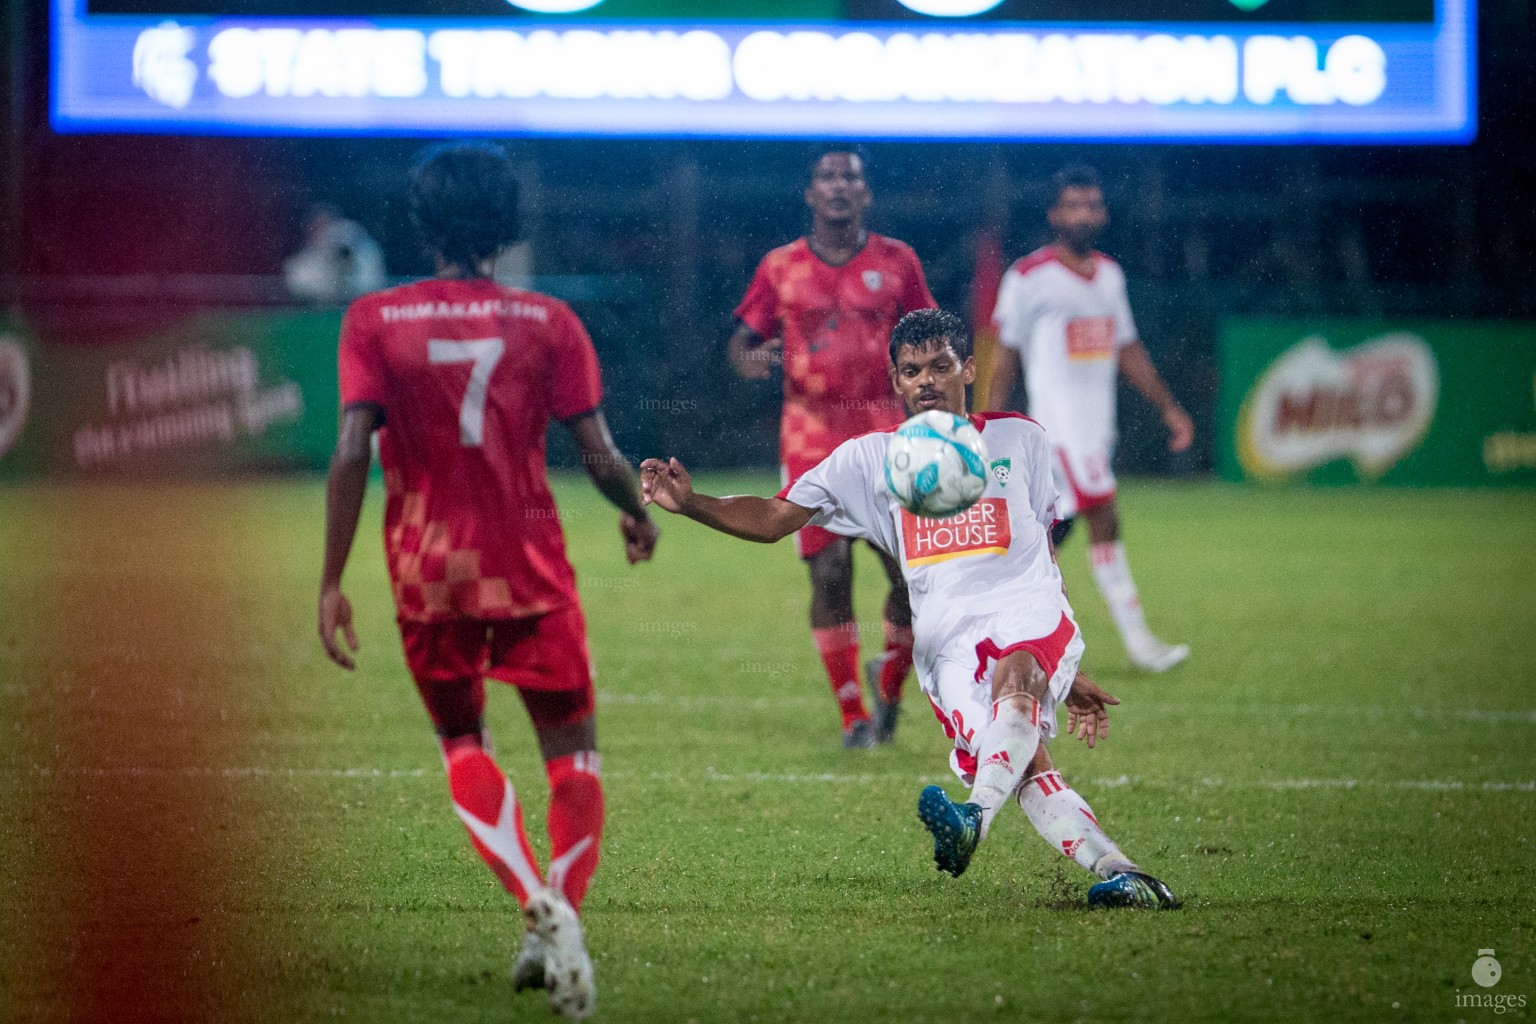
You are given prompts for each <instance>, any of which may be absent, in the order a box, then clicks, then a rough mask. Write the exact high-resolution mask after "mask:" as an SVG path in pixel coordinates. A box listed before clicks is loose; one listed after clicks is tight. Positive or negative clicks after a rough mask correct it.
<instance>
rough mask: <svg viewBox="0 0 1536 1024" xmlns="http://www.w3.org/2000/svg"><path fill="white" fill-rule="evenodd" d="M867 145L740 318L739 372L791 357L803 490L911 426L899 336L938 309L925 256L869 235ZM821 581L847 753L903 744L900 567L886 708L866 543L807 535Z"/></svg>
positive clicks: (823, 642)
mask: <svg viewBox="0 0 1536 1024" xmlns="http://www.w3.org/2000/svg"><path fill="white" fill-rule="evenodd" d="M864 171H865V160H864V156H863V154H862V153H861V152H859V151H858V149H857V148H855V147H847V146H842V147H829V148H826V149H823V150H822V152H821V155H820V156H819V157H818V158H817V159H816V161H815V162H814V163H813V164H812V165H811V183H810V184H809V185H808V186H807V187H806V190H805V205H806V206H809V207H810V208H811V233H810V234H809V235H807V236H805V237H804V238H799V239H796V240H795V241H793V242H791V243H789V244H788V245H785V246H781V247H779V248H777V249H775V250H773V251H772V252H770V253H769V254H768V255H767V256H765V257H763V261H762V263H760V264H759V265H758V268H757V273H756V274H755V275H754V276H753V278H752V284H751V285H750V286H749V287H748V289H747V294H746V297H745V298H744V299H742V300H741V305H740V306H738V307H737V308H736V319H737V320H739V321H740V326H739V327H738V328H737V329H736V333H735V334H734V335H733V336H732V337H731V341H730V358H731V365H732V366H734V367H735V369H736V372H737V373H739V374H740V375H741V376H743V377H746V378H748V379H749V380H766V379H768V376H769V373H770V364H771V362H772V361H774V360H775V359H776V358H777V357H778V356H779V351H778V350H782V362H783V366H784V413H783V419H782V421H781V424H780V428H779V461H780V463H781V464H782V468H783V474H784V483H785V484H786V485H788V484H792V483H794V482H795V481H796V480H798V479H800V477H801V476H802V475H803V474H804V473H806V472H807V471H808V470H810V469H811V468H812V467H813V466H815V465H816V464H817V463H819V462H821V460H822V459H824V458H826V457H827V456H828V455H830V454H832V450H833V449H834V448H836V447H837V446H838V445H840V444H842V443H843V442H844V441H846V440H848V439H849V438H852V437H857V436H859V435H860V434H864V433H868V432H869V431H871V430H884V429H887V428H889V427H893V426H896V425H897V424H899V423H900V422H901V421H902V420H903V419H904V418H905V414H904V413H903V411H902V406H901V402H900V400H899V399H897V397H896V396H895V395H894V394H892V392H891V388H890V384H889V377H888V364H889V356H888V354H887V348H888V347H889V344H890V338H891V328H893V327H895V326H896V321H898V320H900V319H901V318H902V317H903V316H905V315H906V314H907V313H909V312H911V311H912V310H914V309H931V308H933V307H934V306H935V303H934V301H933V296H932V295H930V294H929V293H928V282H927V281H926V280H925V279H924V277H923V267H922V264H920V263H919V262H918V259H917V254H916V253H914V252H913V251H912V248H911V247H910V246H908V245H906V244H905V243H903V242H898V241H896V240H895V239H894V238H884V237H882V236H880V235H877V234H875V233H873V232H871V231H867V230H865V228H864V213H865V211H866V210H868V209H869V206H870V202H871V199H872V196H871V193H870V189H869V184H868V182H867V181H865V178H864ZM795 540H796V546H797V549H798V550H799V552H800V557H801V558H802V559H804V560H805V563H806V565H807V566H809V567H810V572H811V632H812V634H813V635H814V636H815V639H816V649H817V651H818V652H819V653H820V655H821V661H822V664H823V665H825V666H826V670H827V677H828V679H829V680H830V682H831V684H832V692H833V693H834V694H835V695H836V697H837V703H838V706H839V708H840V709H841V711H842V716H843V746H845V747H871V746H874V745H875V743H877V742H885V741H887V740H889V739H890V738H891V735H892V733H893V732H894V731H895V729H896V716H897V712H898V711H899V709H900V703H899V702H900V700H901V686H902V682H903V681H904V680H905V679H906V676H907V672H908V670H909V669H911V667H912V610H911V606H910V605H909V603H908V600H907V588H906V584H905V582H904V581H903V580H902V576H901V567H900V566H898V565H897V564H896V563H895V562H894V561H892V560H891V559H890V557H889V556H888V555H886V554H884V553H883V552H880V551H878V550H877V551H876V554H877V555H879V557H880V561H881V563H882V564H883V565H884V567H885V573H886V576H887V577H889V578H890V581H891V591H890V595H889V596H888V597H887V598H886V602H885V615H884V619H885V650H884V653H882V654H881V655H880V656H879V657H877V658H875V659H873V660H872V661H870V662H868V663H866V665H865V666H864V670H865V677H866V679H867V680H868V683H869V688H870V697H871V700H872V701H873V703H874V705H875V719H874V721H873V722H871V720H870V715H869V711H868V710H867V708H866V707H865V704H864V699H863V696H862V695H861V693H860V690H859V627H858V623H857V622H855V621H854V617H853V546H852V542H851V541H849V540H848V539H847V538H846V537H839V536H837V535H836V534H833V533H831V532H829V531H827V530H824V529H822V528H820V527H818V526H807V527H805V528H804V529H802V530H801V531H800V532H799V533H798V534H797V535H796V538H795Z"/></svg>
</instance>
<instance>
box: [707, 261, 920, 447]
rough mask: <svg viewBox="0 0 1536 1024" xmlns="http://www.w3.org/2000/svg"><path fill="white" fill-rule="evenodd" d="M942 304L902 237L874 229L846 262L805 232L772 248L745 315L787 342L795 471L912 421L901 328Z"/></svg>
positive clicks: (788, 428) (782, 440)
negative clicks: (895, 364) (895, 365)
mask: <svg viewBox="0 0 1536 1024" xmlns="http://www.w3.org/2000/svg"><path fill="white" fill-rule="evenodd" d="M935 305H936V303H935V302H934V301H933V296H932V295H930V294H929V293H928V282H927V280H925V279H924V277H923V267H922V264H921V263H919V262H918V259H917V254H916V253H915V252H913V251H912V247H911V246H909V245H907V244H906V243H904V242H898V241H896V239H894V238H884V237H882V236H880V235H877V234H874V233H870V235H869V237H868V240H867V241H866V242H865V245H864V248H862V249H860V250H859V252H858V254H857V255H855V256H854V257H853V259H851V260H849V261H848V262H847V263H845V264H843V265H842V266H840V267H833V266H829V265H828V264H826V263H824V262H822V260H821V258H820V257H818V256H817V255H816V254H815V253H814V252H812V251H811V247H810V246H809V245H808V244H807V243H806V240H805V239H804V238H801V239H797V240H796V241H794V242H791V243H790V244H788V245H785V246H781V247H779V248H777V249H775V250H773V251H772V252H770V253H769V254H768V255H767V256H765V257H763V261H762V263H760V264H758V267H757V273H756V275H754V276H753V278H752V284H751V286H749V287H748V288H747V295H746V298H744V299H742V300H741V305H740V306H738V307H737V308H736V318H737V319H738V320H740V321H741V322H742V323H744V324H746V325H747V326H748V327H750V328H752V330H753V331H755V332H757V333H758V334H759V335H761V336H762V337H764V338H773V337H779V338H782V339H783V341H784V416H783V419H782V421H781V422H780V426H779V457H780V459H781V460H782V461H783V463H784V465H785V466H786V467H788V469H789V472H790V475H791V477H796V476H799V474H800V473H803V472H804V471H805V470H807V469H809V468H810V467H811V466H814V465H815V464H816V463H818V462H820V461H821V460H822V459H824V458H826V457H827V456H828V455H830V454H831V453H832V449H834V448H836V447H837V446H838V445H839V444H841V443H842V442H844V441H846V440H848V439H849V438H850V437H857V436H858V435H860V434H863V433H867V432H868V431H871V430H883V429H885V428H886V427H890V426H894V425H895V424H897V423H900V422H901V421H902V419H903V418H904V410H903V408H902V404H901V400H900V399H899V398H897V397H896V395H895V393H894V392H893V391H892V390H891V379H890V376H889V369H888V368H889V367H890V362H891V360H890V352H889V346H890V340H891V328H893V327H895V326H896V321H898V320H900V319H901V318H902V317H903V316H905V315H906V314H907V313H910V312H911V311H912V310H914V309H931V308H933V306H935Z"/></svg>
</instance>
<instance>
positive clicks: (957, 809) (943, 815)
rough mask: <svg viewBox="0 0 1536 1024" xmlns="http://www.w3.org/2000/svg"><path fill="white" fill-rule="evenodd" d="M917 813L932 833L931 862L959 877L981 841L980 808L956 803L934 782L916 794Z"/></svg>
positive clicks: (941, 869)
mask: <svg viewBox="0 0 1536 1024" xmlns="http://www.w3.org/2000/svg"><path fill="white" fill-rule="evenodd" d="M917 816H918V817H919V818H921V819H922V822H923V825H924V826H926V827H927V829H928V831H929V832H932V833H933V862H934V864H935V865H937V866H938V869H939V870H940V871H947V872H949V873H950V874H951V875H954V876H955V877H956V878H959V877H960V876H961V874H963V873H964V872H965V869H966V867H968V866H969V865H970V863H971V855H972V854H974V853H975V852H976V844H978V843H980V842H981V808H980V807H977V806H976V805H975V804H957V803H955V802H954V801H952V800H950V798H949V795H948V794H947V793H945V792H944V790H942V789H940V788H939V787H938V786H928V787H926V788H924V790H923V792H922V795H921V796H919V797H918V798H917Z"/></svg>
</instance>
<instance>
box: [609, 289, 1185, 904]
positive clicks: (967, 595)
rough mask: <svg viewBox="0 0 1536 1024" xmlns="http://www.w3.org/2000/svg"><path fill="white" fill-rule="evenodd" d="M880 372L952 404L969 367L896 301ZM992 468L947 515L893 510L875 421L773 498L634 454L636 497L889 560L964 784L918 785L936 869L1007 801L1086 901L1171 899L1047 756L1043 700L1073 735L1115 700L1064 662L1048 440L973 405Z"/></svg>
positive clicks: (904, 391)
mask: <svg viewBox="0 0 1536 1024" xmlns="http://www.w3.org/2000/svg"><path fill="white" fill-rule="evenodd" d="M890 358H891V364H892V365H891V371H890V378H891V382H892V384H893V385H894V387H895V390H896V393H897V394H899V395H900V396H901V398H902V399H903V400H904V402H905V403H906V407H907V409H908V411H909V412H912V413H914V414H915V413H919V412H926V411H929V410H933V409H938V410H942V411H945V412H951V413H955V414H958V415H964V414H965V411H966V410H965V389H966V386H967V385H968V384H970V383H972V382H973V381H974V380H975V377H976V368H975V363H974V361H973V360H972V358H971V341H970V336H969V335H968V334H967V333H966V332H965V326H964V324H963V323H961V321H960V319H959V317H956V316H955V315H954V314H952V313H946V312H942V311H940V310H921V311H918V312H915V313H909V314H907V315H906V316H905V317H903V318H902V319H901V322H900V323H898V324H897V325H896V329H895V330H894V331H893V332H892V333H891V341H890ZM972 422H973V423H974V424H975V426H976V428H977V429H978V430H980V431H982V436H983V437H984V438H985V439H986V442H987V447H988V450H989V451H990V453H991V454H992V456H993V457H994V459H996V460H997V461H996V462H994V463H993V465H994V466H998V465H1000V464H1005V462H1006V463H1011V466H1010V472H1008V473H996V472H995V473H994V474H993V475H992V477H991V478H990V479H988V481H987V487H986V490H985V491H984V492H983V494H982V497H981V499H980V500H979V501H977V502H976V504H974V505H972V506H971V507H970V508H969V509H967V510H966V511H965V512H963V513H960V514H959V515H957V516H955V517H952V518H950V519H947V520H932V519H923V518H920V517H918V516H914V515H913V514H912V513H910V512H908V511H907V510H905V509H903V508H902V507H901V506H900V505H899V504H898V503H897V502H896V501H895V499H894V498H892V496H891V494H890V492H889V491H888V490H887V489H886V484H885V450H886V445H887V443H888V440H889V438H890V431H875V432H872V433H869V434H865V435H863V436H862V437H856V438H854V439H852V440H850V441H845V442H843V443H842V444H840V445H838V447H837V448H836V449H835V450H834V451H833V452H832V454H831V455H829V456H828V457H827V458H826V459H824V460H823V461H822V462H821V463H820V464H818V465H817V466H815V467H814V468H813V469H811V470H810V471H809V472H807V473H805V474H804V475H802V476H801V477H800V479H799V480H797V481H796V482H795V483H793V484H791V485H790V486H788V487H786V488H785V489H784V490H783V491H781V492H780V493H779V495H778V496H777V497H773V498H759V497H751V496H736V497H727V498H714V497H710V496H708V495H704V494H699V493H697V492H696V491H694V489H693V483H692V481H691V480H690V478H689V476H688V471H687V470H686V469H684V468H683V465H682V463H680V462H679V461H678V460H676V459H671V460H669V461H666V462H663V461H661V460H660V459H647V460H646V461H645V462H643V463H641V466H640V483H641V489H642V491H643V493H644V495H645V500H646V501H647V502H649V503H654V504H657V505H660V506H661V507H662V508H664V509H667V510H668V511H669V512H675V513H678V514H681V515H685V516H688V517H689V518H690V519H694V520H696V521H698V522H700V523H703V524H704V525H706V526H709V527H712V528H713V529H716V530H719V531H721V532H722V533H727V534H730V535H731V536H733V537H740V538H742V539H744V540H752V541H758V542H761V543H770V542H772V541H776V540H779V539H780V538H782V537H786V536H788V535H789V534H790V533H793V532H794V531H795V530H797V529H799V528H801V527H803V526H805V525H806V524H807V523H813V524H815V525H817V526H821V527H823V528H825V529H828V530H831V531H833V532H834V533H837V534H840V535H842V536H847V537H862V538H864V539H866V540H868V541H870V542H871V543H873V544H875V545H877V546H878V547H879V548H880V549H881V550H883V551H885V552H886V553H887V554H889V555H890V556H892V557H893V558H895V559H896V560H897V561H899V562H900V563H901V565H902V571H903V573H904V575H905V576H906V580H907V589H908V591H909V592H910V593H911V595H912V612H913V623H914V632H915V637H916V647H915V648H914V657H915V664H916V666H917V677H918V682H919V684H920V685H921V686H922V690H923V693H924V695H926V696H927V698H928V700H929V701H930V702H931V703H932V704H933V709H934V713H935V715H936V716H937V717H938V719H939V722H940V724H941V725H942V726H943V728H944V731H945V733H946V734H947V735H948V736H949V738H950V739H951V740H952V741H953V743H954V747H953V750H952V751H951V754H950V764H951V766H952V767H953V769H954V771H955V773H956V774H957V775H958V776H960V779H961V781H963V782H964V783H966V784H967V785H969V786H970V787H971V792H970V797H969V799H968V800H967V801H966V802H965V803H960V804H957V803H954V802H953V801H951V800H950V799H949V797H948V796H947V795H945V793H944V790H942V789H941V788H939V787H938V786H929V787H927V788H926V789H924V790H923V792H922V795H921V796H920V797H919V800H918V815H919V817H920V818H921V819H922V821H923V824H924V825H926V826H927V828H928V830H929V831H930V832H931V833H932V834H933V840H934V861H935V863H936V864H937V865H938V867H939V868H940V869H941V870H943V871H947V872H949V873H950V874H952V875H959V874H960V873H961V872H963V871H964V870H965V869H966V866H967V865H968V864H969V863H970V861H971V857H972V855H973V854H974V853H975V851H976V848H977V846H978V845H979V844H980V842H981V841H982V840H983V839H985V838H986V835H987V832H988V829H989V828H990V827H991V824H992V819H993V817H994V816H995V815H996V814H997V812H998V811H999V810H1001V809H1002V807H1003V806H1004V804H1006V803H1007V802H1008V800H1009V799H1010V798H1016V799H1017V800H1018V802H1019V805H1020V806H1021V807H1022V808H1023V810H1024V813H1025V814H1026V815H1027V816H1028V817H1029V821H1030V824H1032V825H1033V826H1034V827H1035V829H1036V830H1037V831H1038V832H1039V833H1040V835H1041V836H1042V837H1044V838H1045V840H1046V842H1048V843H1050V845H1051V847H1052V848H1053V849H1055V850H1057V851H1058V852H1060V853H1063V854H1065V855H1066V856H1068V857H1070V858H1071V859H1073V860H1074V861H1076V862H1077V863H1078V864H1080V865H1082V866H1083V867H1085V868H1087V869H1088V870H1090V871H1092V872H1093V873H1095V874H1096V875H1098V876H1099V878H1100V879H1101V881H1100V882H1098V883H1097V884H1096V885H1094V886H1093V887H1092V888H1090V889H1089V891H1088V901H1089V903H1090V905H1095V906H1146V907H1172V906H1175V905H1176V904H1177V901H1176V900H1175V899H1174V897H1173V894H1172V893H1171V892H1169V890H1168V887H1167V886H1166V885H1164V884H1163V883H1162V882H1160V881H1158V880H1157V879H1156V878H1153V877H1152V876H1151V875H1149V874H1147V873H1146V872H1144V871H1142V870H1141V869H1140V868H1138V867H1137V866H1136V865H1135V864H1134V863H1132V862H1131V861H1130V860H1129V859H1128V858H1127V857H1126V855H1125V854H1124V853H1123V852H1121V850H1120V848H1119V847H1118V846H1116V845H1115V843H1114V842H1113V841H1112V840H1111V839H1110V838H1109V836H1107V835H1106V834H1105V833H1104V830H1103V829H1102V828H1101V827H1100V826H1099V823H1098V820H1097V819H1096V818H1095V817H1094V815H1093V812H1092V811H1091V810H1090V809H1089V807H1088V805H1087V803H1085V802H1084V801H1083V799H1082V797H1080V796H1078V795H1077V793H1075V792H1074V791H1073V790H1072V789H1071V787H1069V786H1068V785H1067V784H1066V782H1065V781H1064V780H1063V779H1062V777H1061V775H1060V773H1058V772H1057V771H1056V770H1055V768H1054V767H1053V765H1052V763H1051V757H1050V753H1049V752H1048V750H1047V748H1046V742H1047V741H1048V740H1049V739H1050V738H1051V737H1052V736H1054V735H1055V733H1056V708H1057V705H1058V704H1061V703H1065V704H1066V706H1067V712H1068V716H1067V728H1068V731H1069V732H1072V733H1074V734H1076V735H1078V736H1080V737H1081V738H1082V739H1084V740H1085V741H1086V742H1087V743H1088V745H1089V746H1093V745H1094V744H1095V743H1096V742H1097V741H1098V740H1099V739H1101V738H1103V737H1105V736H1107V735H1108V732H1109V720H1108V717H1107V715H1108V709H1107V705H1110V704H1115V703H1118V701H1116V700H1115V698H1113V697H1111V696H1110V695H1109V694H1107V693H1105V692H1104V691H1103V690H1101V689H1099V687H1098V686H1097V685H1095V684H1094V683H1093V682H1092V681H1091V680H1089V679H1088V678H1087V677H1086V676H1084V675H1082V674H1081V673H1080V672H1079V671H1078V663H1079V661H1080V660H1081V658H1082V654H1083V641H1082V637H1081V636H1080V635H1079V633H1078V628H1077V624H1076V622H1075V621H1074V620H1073V616H1072V607H1071V605H1069V604H1068V603H1067V597H1066V593H1065V590H1064V589H1063V586H1062V579H1061V573H1060V571H1059V570H1058V569H1057V567H1056V559H1055V553H1054V550H1053V549H1052V546H1051V540H1050V535H1049V532H1048V531H1049V528H1050V526H1051V524H1052V523H1053V522H1054V521H1055V519H1056V512H1055V509H1056V498H1057V493H1056V488H1055V486H1054V484H1053V483H1052V479H1051V464H1050V449H1049V446H1048V444H1047V442H1046V437H1045V431H1044V430H1043V429H1041V427H1040V425H1039V424H1037V423H1035V422H1034V421H1033V420H1030V419H1028V418H1026V417H1023V416H1019V415H1017V414H1015V413H1003V414H985V415H979V416H973V417H972Z"/></svg>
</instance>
